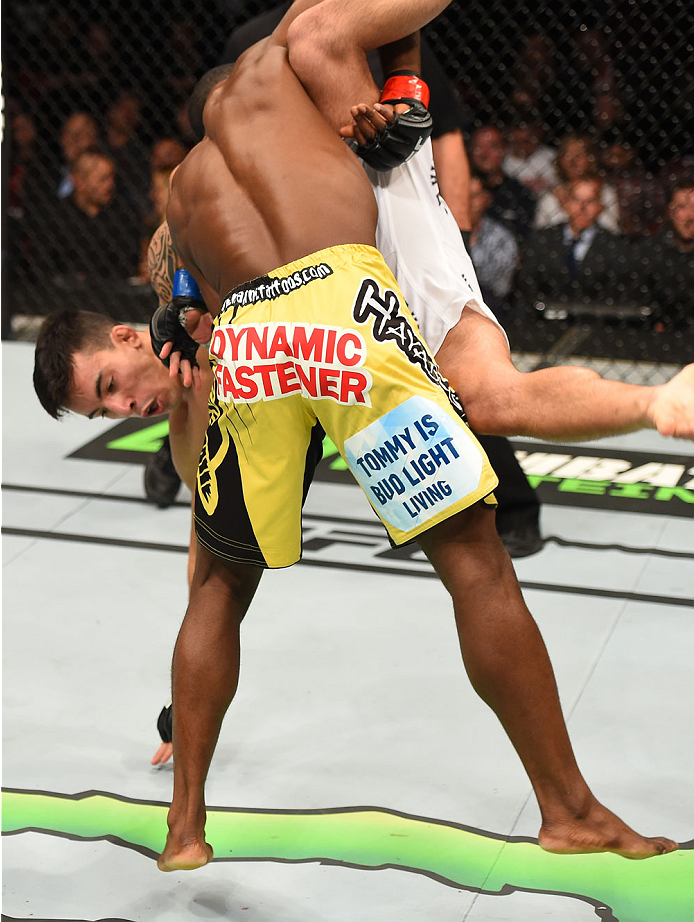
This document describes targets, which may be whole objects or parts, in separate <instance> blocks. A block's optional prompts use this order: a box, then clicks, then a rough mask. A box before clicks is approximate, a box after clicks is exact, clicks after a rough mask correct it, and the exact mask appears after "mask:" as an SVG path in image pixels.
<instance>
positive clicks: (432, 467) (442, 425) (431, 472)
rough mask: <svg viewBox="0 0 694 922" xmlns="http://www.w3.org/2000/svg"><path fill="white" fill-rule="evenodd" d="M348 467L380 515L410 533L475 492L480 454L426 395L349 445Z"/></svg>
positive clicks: (388, 415) (411, 400) (398, 409)
mask: <svg viewBox="0 0 694 922" xmlns="http://www.w3.org/2000/svg"><path fill="white" fill-rule="evenodd" d="M345 458H346V460H347V463H348V464H349V467H350V469H351V471H352V473H353V474H354V476H355V477H356V479H357V480H358V481H359V484H360V486H361V487H362V489H363V490H364V492H365V493H366V495H367V496H368V498H369V500H370V501H371V504H372V505H373V506H374V508H375V509H376V510H377V511H378V513H379V515H380V516H381V517H382V518H383V519H384V520H385V521H386V522H388V523H389V524H390V525H393V526H394V527H395V528H398V529H400V531H410V530H411V529H412V528H415V527H416V526H417V525H419V524H420V523H422V522H426V521H428V520H429V519H431V518H432V517H433V516H435V515H437V514H438V513H439V512H440V511H441V510H443V509H446V508H447V507H449V506H453V505H454V504H455V503H457V502H459V501H460V500H461V499H464V498H465V497H466V496H468V495H469V494H470V493H472V492H474V491H475V490H476V489H477V487H478V485H479V481H480V475H481V473H482V455H481V454H480V452H479V450H478V449H477V447H476V445H475V444H474V443H473V442H472V440H471V439H468V438H466V437H465V436H464V433H463V434H462V437H461V430H460V426H459V425H456V422H455V420H454V419H452V418H451V417H450V416H449V415H448V414H447V413H445V412H444V411H443V410H442V409H440V407H438V406H437V405H436V404H435V403H433V402H432V401H430V400H427V399H426V398H425V397H410V398H409V400H406V401H405V402H404V403H402V404H400V406H398V407H396V408H395V409H394V410H391V411H390V412H389V413H386V415H385V416H382V417H381V418H380V419H377V420H376V421H375V422H373V423H371V425H369V426H367V427H366V428H365V429H362V430H361V431H360V432H357V433H356V434H355V435H353V436H352V437H351V438H349V439H347V441H346V442H345Z"/></svg>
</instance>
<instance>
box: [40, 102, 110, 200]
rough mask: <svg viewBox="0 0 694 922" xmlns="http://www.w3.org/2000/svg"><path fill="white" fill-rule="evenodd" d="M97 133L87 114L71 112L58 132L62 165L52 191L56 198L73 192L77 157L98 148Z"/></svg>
mask: <svg viewBox="0 0 694 922" xmlns="http://www.w3.org/2000/svg"><path fill="white" fill-rule="evenodd" d="M98 144H99V133H98V130H97V127H96V121H95V120H94V119H93V118H92V117H91V115H89V113H88V112H73V113H72V115H69V116H68V118H67V119H66V120H65V124H64V125H63V128H62V130H61V132H60V147H61V149H62V152H63V163H62V165H61V167H60V176H59V178H58V180H57V183H56V187H55V189H54V190H52V191H53V192H54V193H57V195H58V198H67V197H68V196H69V195H72V193H73V192H74V191H75V184H74V182H73V179H72V168H73V166H74V165H75V162H76V160H77V158H78V157H79V155H80V154H81V153H83V152H84V151H85V150H89V149H90V148H94V147H98Z"/></svg>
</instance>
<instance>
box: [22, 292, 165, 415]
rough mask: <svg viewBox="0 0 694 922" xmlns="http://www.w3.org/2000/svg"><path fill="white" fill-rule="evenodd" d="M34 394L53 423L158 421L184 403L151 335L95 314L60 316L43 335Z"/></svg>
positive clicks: (47, 325)
mask: <svg viewBox="0 0 694 922" xmlns="http://www.w3.org/2000/svg"><path fill="white" fill-rule="evenodd" d="M34 389H35V390H36V394H37V396H38V398H39V400H40V401H41V405H42V406H43V408H44V409H45V410H46V412H47V413H50V415H51V416H52V417H53V418H54V419H59V418H60V417H61V416H63V415H64V414H65V413H66V412H67V411H72V412H73V413H78V414H80V415H82V416H88V417H89V418H90V419H95V418H97V417H103V416H107V417H109V418H110V419H120V418H124V417H127V416H141V417H149V416H159V415H161V414H162V413H168V412H170V411H171V410H173V409H175V408H176V407H177V406H178V405H179V403H180V401H181V399H182V387H181V384H180V381H179V380H178V379H175V378H170V377H169V373H168V371H167V369H166V368H165V367H164V365H162V363H161V362H160V361H159V359H158V358H157V357H156V356H155V354H154V352H152V348H151V345H150V341H149V333H147V332H138V331H137V330H134V329H133V328H132V327H130V326H127V325H126V324H122V323H117V324H114V323H113V321H112V320H110V319H109V318H108V317H106V316H104V315H103V314H96V313H92V312H91V311H78V310H69V309H65V310H58V311H54V312H53V313H52V314H49V315H48V317H46V319H45V320H44V322H43V324H42V325H41V329H40V331H39V336H38V339H37V342H36V352H35V355H34Z"/></svg>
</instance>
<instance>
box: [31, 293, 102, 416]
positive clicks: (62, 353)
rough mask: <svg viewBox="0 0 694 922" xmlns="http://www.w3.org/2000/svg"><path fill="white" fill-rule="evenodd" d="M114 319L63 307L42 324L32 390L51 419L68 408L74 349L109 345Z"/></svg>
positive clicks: (90, 349) (93, 348)
mask: <svg viewBox="0 0 694 922" xmlns="http://www.w3.org/2000/svg"><path fill="white" fill-rule="evenodd" d="M112 328H113V321H112V320H111V319H110V318H109V317H107V316H106V315H105V314H97V313H94V312H93V311H77V310H70V309H69V308H63V309H62V310H57V311H54V312H53V313H52V314H49V315H48V316H47V317H46V319H45V320H44V321H43V323H42V324H41V329H40V330H39V335H38V338H37V340H36V351H35V352H34V390H35V391H36V396H37V397H38V398H39V400H40V401H41V406H42V407H43V408H44V410H45V411H46V412H47V413H50V415H51V416H52V417H53V419H60V417H61V416H63V415H64V414H65V412H66V409H67V406H66V405H67V402H68V400H69V399H70V390H71V387H72V373H73V356H74V354H75V353H76V352H81V351H82V350H88V351H90V352H93V351H96V350H97V349H99V348H101V349H108V348H110V346H111V340H110V338H109V334H110V332H111V329H112Z"/></svg>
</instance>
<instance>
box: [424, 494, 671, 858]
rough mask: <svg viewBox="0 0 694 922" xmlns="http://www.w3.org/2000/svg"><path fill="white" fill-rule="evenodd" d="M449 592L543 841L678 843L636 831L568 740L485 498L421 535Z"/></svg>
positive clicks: (637, 847)
mask: <svg viewBox="0 0 694 922" xmlns="http://www.w3.org/2000/svg"><path fill="white" fill-rule="evenodd" d="M418 541H419V544H420V545H421V547H422V549H423V550H424V552H425V553H426V554H427V556H428V557H429V559H430V560H431V562H432V564H433V565H434V567H435V568H436V571H437V573H438V574H439V576H440V577H441V579H442V581H443V583H444V585H445V586H446V588H447V589H448V591H449V592H450V594H451V596H452V598H453V605H454V611H455V619H456V625H457V628H458V636H459V638H460V647H461V651H462V654H463V660H464V663H465V668H466V670H467V673H468V675H469V677H470V681H471V682H472V684H473V687H474V688H475V691H476V692H477V693H478V694H479V695H480V697H481V698H482V699H483V700H484V701H485V702H486V703H487V704H488V705H489V706H490V707H491V708H492V709H493V710H494V712H495V713H496V715H497V717H498V718H499V720H500V721H501V723H502V725H503V727H504V729H505V730H506V733H507V734H508V736H509V739H510V740H511V742H512V743H513V745H514V747H515V749H516V751H517V752H518V755H519V756H520V758H521V761H522V762H523V765H524V767H525V770H526V771H527V773H528V776H529V778H530V781H531V783H532V785H533V789H534V790H535V793H536V795H537V799H538V802H539V805H540V810H541V813H542V828H541V830H540V836H539V842H540V845H541V846H542V847H543V848H545V849H546V850H547V851H552V852H560V853H572V852H575V853H580V852H600V851H612V852H616V853H618V854H620V855H624V856H625V857H628V858H648V857H650V856H652V855H658V854H662V853H664V852H668V851H672V850H674V849H675V848H677V844H676V843H675V842H672V841H671V840H670V839H663V838H653V839H648V838H645V837H644V836H640V835H638V833H636V832H634V831H633V830H632V829H630V828H629V827H628V826H626V825H625V824H624V823H623V822H622V821H621V820H620V819H619V818H618V817H617V816H615V815H614V814H613V813H611V812H610V811H609V810H607V809H606V808H605V807H603V806H602V804H600V803H599V802H598V801H597V800H596V799H595V797H594V796H593V794H592V793H591V792H590V790H589V788H588V786H587V784H586V782H585V781H584V779H583V777H582V775H581V773H580V771H579V769H578V766H577V764H576V760H575V758H574V754H573V750H572V748H571V743H570V741H569V737H568V733H567V730H566V725H565V723H564V718H563V716H562V712H561V706H560V704H559V696H558V694H557V688H556V683H555V681H554V674H553V672H552V666H551V664H550V661H549V657H548V655H547V650H546V649H545V645H544V642H543V640H542V637H541V636H540V632H539V631H538V629H537V625H536V624H535V622H534V620H533V618H532V616H531V614H530V612H529V611H528V609H527V608H526V606H525V603H524V601H523V597H522V595H521V592H520V587H519V586H518V581H517V580H516V576H515V573H514V571H513V567H512V565H511V561H510V559H509V557H508V555H507V554H506V552H505V551H504V550H503V547H502V545H501V542H500V541H499V538H498V537H497V534H496V529H495V527H494V512H493V510H490V509H489V508H488V507H485V506H484V505H483V504H482V503H478V504H476V505H475V506H473V507H472V508H471V509H467V510H465V512H462V513H459V514H458V515H457V516H454V517H452V518H450V519H448V520H447V521H445V522H443V523H442V524H440V525H437V526H435V527H434V528H432V529H431V530H430V531H428V532H426V533H425V534H424V535H423V536H421V537H420V538H419V539H418Z"/></svg>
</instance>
